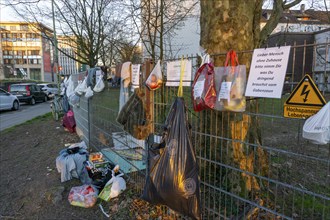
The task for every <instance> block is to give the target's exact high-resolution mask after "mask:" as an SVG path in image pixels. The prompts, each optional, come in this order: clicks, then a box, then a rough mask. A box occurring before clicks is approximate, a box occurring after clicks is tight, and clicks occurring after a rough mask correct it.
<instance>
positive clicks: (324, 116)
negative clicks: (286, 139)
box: [303, 102, 330, 144]
mask: <svg viewBox="0 0 330 220" xmlns="http://www.w3.org/2000/svg"><path fill="white" fill-rule="evenodd" d="M303 138H306V139H308V140H311V141H312V142H313V143H315V144H327V143H330V102H328V104H326V105H325V106H323V108H322V109H321V110H320V111H319V112H318V113H316V114H315V115H313V116H311V117H309V118H308V119H307V120H306V121H305V124H304V127H303Z"/></svg>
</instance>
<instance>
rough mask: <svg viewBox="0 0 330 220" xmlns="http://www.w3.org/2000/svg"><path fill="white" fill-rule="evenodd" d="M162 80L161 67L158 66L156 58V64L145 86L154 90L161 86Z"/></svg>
mask: <svg viewBox="0 0 330 220" xmlns="http://www.w3.org/2000/svg"><path fill="white" fill-rule="evenodd" d="M162 82H163V76H162V69H161V66H160V60H158V62H157V64H156V66H155V67H154V68H153V70H152V71H151V73H150V75H149V77H148V79H147V81H146V86H147V88H148V89H149V90H156V89H158V88H159V87H161V85H162Z"/></svg>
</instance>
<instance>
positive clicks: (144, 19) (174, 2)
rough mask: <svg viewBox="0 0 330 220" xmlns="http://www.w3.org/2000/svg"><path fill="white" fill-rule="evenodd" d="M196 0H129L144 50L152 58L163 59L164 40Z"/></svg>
mask: <svg viewBox="0 0 330 220" xmlns="http://www.w3.org/2000/svg"><path fill="white" fill-rule="evenodd" d="M197 4H198V0H184V1H182V0H141V1H137V0H130V4H129V5H128V8H129V9H130V14H131V15H132V21H133V23H134V24H135V26H136V27H137V31H138V34H139V36H140V39H141V42H142V44H143V48H144V50H146V52H147V54H148V55H149V57H150V58H152V59H153V60H157V59H160V60H163V58H164V55H165V40H166V38H167V37H168V36H169V35H171V33H172V34H173V32H174V31H175V30H176V29H177V28H179V27H180V25H181V24H182V21H183V20H184V19H185V18H186V17H187V16H189V15H190V14H191V13H192V11H193V10H194V9H195V7H196V5H197Z"/></svg>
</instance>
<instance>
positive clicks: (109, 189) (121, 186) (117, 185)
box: [99, 171, 126, 202]
mask: <svg viewBox="0 0 330 220" xmlns="http://www.w3.org/2000/svg"><path fill="white" fill-rule="evenodd" d="M123 175H124V174H119V175H117V176H115V173H114V171H112V178H111V179H110V180H109V181H108V182H107V183H106V184H105V186H104V188H103V190H102V191H101V193H100V195H99V198H100V199H102V200H104V201H107V202H109V201H110V199H112V198H116V197H117V196H119V194H120V193H122V192H123V191H124V190H125V189H126V181H125V180H124V179H123V177H122V176H123Z"/></svg>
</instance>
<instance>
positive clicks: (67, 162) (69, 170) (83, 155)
mask: <svg viewBox="0 0 330 220" xmlns="http://www.w3.org/2000/svg"><path fill="white" fill-rule="evenodd" d="M86 160H88V151H87V150H86V149H84V148H80V147H78V149H77V147H76V148H68V149H63V150H61V151H60V153H59V156H58V157H57V158H56V168H57V171H58V172H59V173H61V182H65V181H68V180H71V179H72V178H79V179H80V176H82V174H83V169H84V167H85V166H84V164H83V163H84V162H85V161H86Z"/></svg>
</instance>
